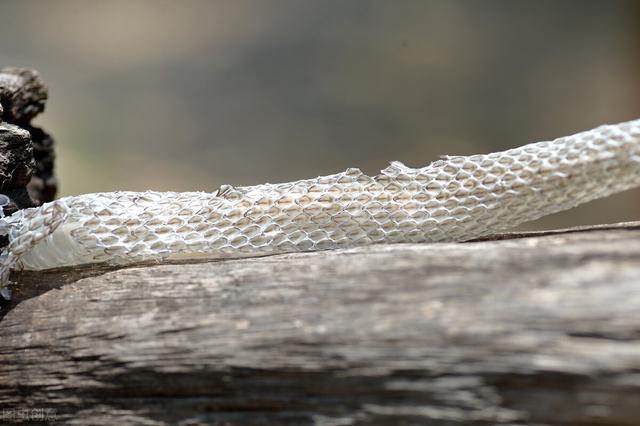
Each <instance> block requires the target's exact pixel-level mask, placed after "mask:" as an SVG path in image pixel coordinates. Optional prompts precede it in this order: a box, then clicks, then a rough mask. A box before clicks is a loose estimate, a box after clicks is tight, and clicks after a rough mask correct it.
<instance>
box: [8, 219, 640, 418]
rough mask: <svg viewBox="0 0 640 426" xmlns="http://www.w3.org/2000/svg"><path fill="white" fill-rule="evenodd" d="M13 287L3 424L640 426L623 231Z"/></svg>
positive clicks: (92, 270)
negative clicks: (18, 419)
mask: <svg viewBox="0 0 640 426" xmlns="http://www.w3.org/2000/svg"><path fill="white" fill-rule="evenodd" d="M14 278H15V279H17V280H18V283H19V285H18V288H17V289H16V290H15V292H14V301H13V302H12V303H13V306H12V307H11V309H9V310H8V312H6V315H5V316H4V318H3V319H2V320H1V321H0V407H3V411H2V412H0V416H3V415H4V416H5V418H4V420H7V419H9V420H15V419H16V416H19V415H20V413H21V411H15V410H23V411H22V413H23V414H24V413H25V412H24V410H27V411H26V414H24V417H28V416H32V418H31V420H37V421H41V422H43V423H46V422H47V421H50V420H53V421H55V422H57V423H59V424H104V425H113V424H149V425H164V424H185V425H186V424H189V425H192V424H220V425H258V424H260V425H263V424H287V425H288V424H296V425H297V424H303V425H304V424H319V425H360V424H373V425H417V424H420V425H422V424H428V425H576V426H577V425H581V426H584V425H629V426H631V425H637V424H638V422H640V222H638V223H627V224H618V225H612V226H604V227H589V228H582V229H578V230H565V231H557V232H550V233H529V234H509V235H504V236H500V237H497V238H494V239H488V240H483V241H477V242H471V243H464V244H431V245H427V244H425V245H413V244H401V245H378V246H370V247H363V248H358V249H352V250H340V251H331V252H319V253H306V254H292V255H280V256H271V257H264V258H257V259H255V258H254V259H243V260H227V261H217V262H203V263H191V264H168V265H146V266H137V267H131V268H125V269H119V270H115V269H109V268H106V267H95V266H94V267H89V268H80V269H73V270H59V271H51V272H38V273H35V272H32V273H26V272H23V273H20V274H16V276H15V277H14ZM28 410H31V411H28ZM34 410H47V411H45V413H47V415H48V417H46V418H44V417H43V418H40V417H38V418H35V416H34V413H36V414H39V413H40V411H34ZM3 413H4V414H3ZM16 413H18V414H16ZM7 416H9V417H7Z"/></svg>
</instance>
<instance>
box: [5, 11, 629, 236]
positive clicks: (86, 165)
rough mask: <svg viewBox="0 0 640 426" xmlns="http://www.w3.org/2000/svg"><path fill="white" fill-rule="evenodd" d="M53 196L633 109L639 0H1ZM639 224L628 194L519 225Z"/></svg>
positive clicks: (385, 151)
mask: <svg viewBox="0 0 640 426" xmlns="http://www.w3.org/2000/svg"><path fill="white" fill-rule="evenodd" d="M0 66H22V67H32V68H35V69H37V70H39V71H40V73H41V74H42V76H43V78H44V80H45V81H46V82H47V83H48V85H49V87H50V100H49V102H48V104H47V111H46V112H45V114H43V115H42V116H41V117H38V118H37V119H36V124H38V125H42V126H44V127H45V128H46V129H47V130H48V131H49V132H51V133H52V134H53V135H54V137H55V138H56V140H57V144H58V145H57V153H58V162H57V175H58V177H59V181H60V188H61V195H69V194H78V193H83V192H97V191H111V190H117V189H120V190H125V189H126V190H145V189H155V190H180V191H183V190H205V191H212V190H214V189H216V188H217V187H218V186H219V185H220V184H225V183H226V184H233V185H242V184H255V183H263V182H277V181H286V180H293V179H300V178H306V177H313V176H317V175H323V174H329V173H334V172H338V171H341V170H343V169H345V168H347V167H360V168H361V169H363V170H364V171H365V172H367V173H375V172H376V171H377V170H379V169H380V168H383V167H385V165H386V163H387V162H388V161H389V160H400V161H403V162H405V163H406V164H408V165H410V166H414V167H416V166H424V165H426V164H427V163H429V162H430V161H432V160H434V159H437V156H438V155H440V154H474V153H483V152H488V151H493V150H502V149H506V148H510V147H515V146H518V145H522V144H525V143H529V142H535V141H538V140H546V139H552V138H555V137H559V136H564V135H567V134H571V133H574V132H577V131H581V130H586V129H589V128H592V127H595V126H597V125H599V124H603V123H614V122H620V121H625V120H630V119H633V118H638V117H640V2H638V1H633V0H629V1H613V0H608V1H587V0H575V1H569V0H564V1H557V0H547V1H542V0H531V1H522V0H491V1H489V0H484V1H477V0H441V1H428V0H415V1H411V0H379V1H366V0H352V1H320V0H316V1H308V0H220V1H215V0H210V1H206V0H202V1H199V0H181V1H162V0H126V1H114V0H109V1H106V0H105V1H82V0H56V1H53V0H51V1H25V0H0ZM634 219H636V220H640V191H629V192H626V193H624V194H621V195H617V196H614V197H611V198H609V199H607V200H603V201H597V202H594V203H591V204H588V205H585V206H582V207H580V208H578V209H575V210H572V211H570V212H566V213H562V214H558V215H554V216H552V217H549V218H547V219H543V220H541V221H538V222H536V223H534V224H532V225H528V226H527V228H529V229H531V228H538V229H540V228H548V227H558V226H571V225H578V224H589V223H603V222H615V221H623V220H634Z"/></svg>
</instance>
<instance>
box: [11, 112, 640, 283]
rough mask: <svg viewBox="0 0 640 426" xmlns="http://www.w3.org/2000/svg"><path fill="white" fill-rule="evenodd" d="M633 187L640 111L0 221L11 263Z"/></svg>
mask: <svg viewBox="0 0 640 426" xmlns="http://www.w3.org/2000/svg"><path fill="white" fill-rule="evenodd" d="M637 185H640V120H635V121H629V122H626V123H620V124H616V125H604V126H600V127H598V128H596V129H593V130H590V131H586V132H582V133H578V134H575V135H573V136H567V137H563V138H559V139H556V140H554V141H549V142H538V143H534V144H530V145H526V146H523V147H520V148H515V149H510V150H507V151H503V152H497V153H492V154H487V155H472V156H468V157H463V156H455V157H449V156H447V157H443V158H442V159H441V160H439V161H435V162H433V163H431V164H429V165H428V166H426V167H424V168H418V169H413V168H409V167H407V166H405V165H403V164H402V163H399V162H392V163H391V164H390V165H389V166H388V167H387V168H385V169H384V170H382V171H381V172H380V174H378V175H377V176H373V177H370V176H367V175H365V174H363V173H362V172H361V171H360V170H358V169H347V170H346V171H344V172H342V173H338V174H334V175H329V176H323V177H318V178H315V179H306V180H300V181H296V182H289V183H280V184H269V183H267V184H263V185H257V186H247V187H239V188H234V187H231V186H227V185H225V186H222V187H220V189H218V190H217V191H216V192H214V193H205V192H184V193H177V192H151V191H147V192H109V193H96V194H85V195H79V196H70V197H65V198H61V199H59V200H56V201H53V202H51V203H46V204H44V205H42V206H40V207H37V208H30V209H25V210H21V211H18V212H16V213H14V214H13V215H11V216H9V217H4V218H1V219H0V234H4V235H7V236H8V239H9V244H8V245H7V246H6V247H5V249H4V251H3V252H2V255H1V257H0V279H1V281H2V282H3V283H6V282H7V281H8V278H9V273H10V270H11V269H21V268H24V269H28V270H42V269H49V268H57V267H63V266H75V265H83V264H91V263H107V264H112V265H126V264H133V263H139V262H147V261H166V260H177V259H195V258H208V259H218V258H236V257H250V256H262V255H268V254H276V253H288V252H300V251H316V250H329V249H337V248H345V247H354V246H361V245H366V244H376V243H400V242H411V243H430V242H442V241H448V242H453V241H467V240H471V239H475V238H478V237H482V236H485V235H488V234H491V233H495V232H497V231H503V230H506V229H509V228H512V227H514V226H516V225H519V224H521V223H523V222H527V221H531V220H534V219H537V218H539V217H541V216H544V215H547V214H550V213H555V212H559V211H561V210H565V209H569V208H571V207H574V206H577V205H578V204H581V203H584V202H586V201H590V200H593V199H595V198H599V197H604V196H607V195H610V194H613V193H615V192H619V191H623V190H625V189H629V188H632V187H634V186H637Z"/></svg>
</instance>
